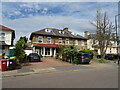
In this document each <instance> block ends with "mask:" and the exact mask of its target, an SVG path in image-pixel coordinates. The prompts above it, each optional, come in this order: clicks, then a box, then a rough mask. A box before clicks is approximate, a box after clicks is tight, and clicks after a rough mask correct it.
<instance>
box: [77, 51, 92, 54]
mask: <svg viewBox="0 0 120 90" xmlns="http://www.w3.org/2000/svg"><path fill="white" fill-rule="evenodd" d="M79 52H81V53H85V54H93V51H91V50H80V51H79Z"/></svg>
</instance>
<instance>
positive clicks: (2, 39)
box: [0, 32, 5, 41]
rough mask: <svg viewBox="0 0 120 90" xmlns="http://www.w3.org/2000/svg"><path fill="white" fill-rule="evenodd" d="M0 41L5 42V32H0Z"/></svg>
mask: <svg viewBox="0 0 120 90" xmlns="http://www.w3.org/2000/svg"><path fill="white" fill-rule="evenodd" d="M2 34H4V35H2ZM0 40H1V41H5V32H0Z"/></svg>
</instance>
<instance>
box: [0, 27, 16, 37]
mask: <svg viewBox="0 0 120 90" xmlns="http://www.w3.org/2000/svg"><path fill="white" fill-rule="evenodd" d="M0 30H5V31H12V38H13V39H15V31H14V30H13V29H10V28H8V27H5V26H3V25H0Z"/></svg>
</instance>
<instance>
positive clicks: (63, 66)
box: [2, 58, 118, 77]
mask: <svg viewBox="0 0 120 90" xmlns="http://www.w3.org/2000/svg"><path fill="white" fill-rule="evenodd" d="M42 61H43V62H38V63H37V62H35V63H34V62H33V63H30V65H28V66H27V65H25V66H23V67H22V69H17V70H11V71H4V72H2V77H17V76H25V75H31V74H40V73H51V72H60V71H74V70H80V69H94V68H99V67H102V68H106V67H107V68H109V67H111V66H113V65H114V66H116V67H117V66H118V65H117V64H116V63H113V62H111V63H105V64H104V63H96V62H94V63H91V64H80V65H73V64H69V63H66V62H63V61H59V60H55V59H53V58H43V59H42Z"/></svg>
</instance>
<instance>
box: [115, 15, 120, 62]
mask: <svg viewBox="0 0 120 90" xmlns="http://www.w3.org/2000/svg"><path fill="white" fill-rule="evenodd" d="M119 15H120V14H118V15H115V30H116V42H117V48H116V50H117V58H118V64H119V56H118V55H119V52H118V39H119V38H118V30H117V28H118V27H117V26H118V24H117V16H119Z"/></svg>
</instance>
